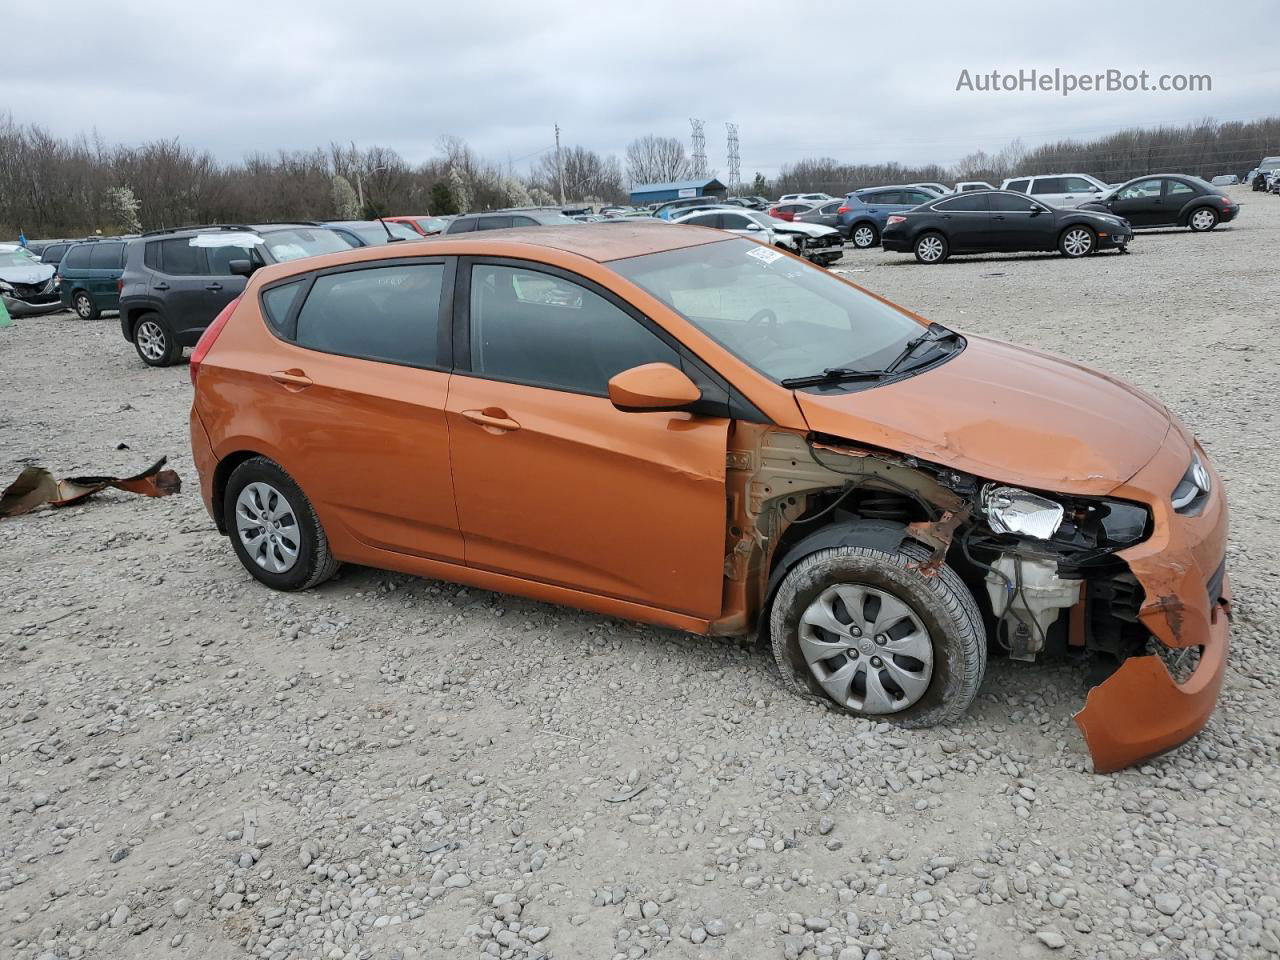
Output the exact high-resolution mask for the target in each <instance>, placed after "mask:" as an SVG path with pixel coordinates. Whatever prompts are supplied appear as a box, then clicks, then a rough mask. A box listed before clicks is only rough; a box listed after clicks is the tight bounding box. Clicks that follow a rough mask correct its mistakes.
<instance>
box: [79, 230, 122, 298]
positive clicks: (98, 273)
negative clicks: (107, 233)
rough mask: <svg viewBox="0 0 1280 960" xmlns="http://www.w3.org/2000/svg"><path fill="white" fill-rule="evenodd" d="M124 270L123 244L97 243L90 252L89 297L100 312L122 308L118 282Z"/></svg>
mask: <svg viewBox="0 0 1280 960" xmlns="http://www.w3.org/2000/svg"><path fill="white" fill-rule="evenodd" d="M123 269H124V244H123V243H95V244H93V247H92V249H91V250H90V252H89V276H88V278H87V283H88V287H89V295H90V296H91V297H93V301H94V303H96V304H97V306H98V309H99V310H115V309H117V308H119V306H120V291H119V289H118V288H117V287H116V281H117V280H118V279H119V277H120V273H121V271H122V270H123Z"/></svg>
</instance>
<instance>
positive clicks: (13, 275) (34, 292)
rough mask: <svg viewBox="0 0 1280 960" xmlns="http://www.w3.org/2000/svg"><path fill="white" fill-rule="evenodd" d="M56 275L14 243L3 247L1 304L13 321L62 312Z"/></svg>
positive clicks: (0, 265)
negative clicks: (14, 318) (2, 303)
mask: <svg viewBox="0 0 1280 960" xmlns="http://www.w3.org/2000/svg"><path fill="white" fill-rule="evenodd" d="M55 273H56V271H55V270H54V268H53V267H52V266H51V265H50V264H47V263H41V262H40V261H39V260H37V259H36V258H35V257H33V256H32V255H31V254H30V253H28V252H27V250H26V249H25V248H23V247H20V246H18V245H17V244H15V243H5V244H0V300H3V301H4V307H5V309H6V310H7V311H9V315H10V316H12V317H33V316H38V315H40V314H43V313H56V312H57V311H59V310H61V309H62V300H61V298H60V297H59V296H58V285H57V281H56V280H55V279H54V275H55Z"/></svg>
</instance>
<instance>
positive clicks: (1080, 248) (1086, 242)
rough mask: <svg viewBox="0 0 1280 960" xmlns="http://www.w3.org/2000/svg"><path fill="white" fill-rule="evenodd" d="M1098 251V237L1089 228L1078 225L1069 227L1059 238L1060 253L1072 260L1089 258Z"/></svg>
mask: <svg viewBox="0 0 1280 960" xmlns="http://www.w3.org/2000/svg"><path fill="white" fill-rule="evenodd" d="M1097 249H1098V236H1097V234H1095V233H1094V232H1093V231H1092V230H1090V229H1089V228H1088V227H1086V226H1084V225H1082V224H1077V225H1076V226H1074V227H1067V229H1065V230H1063V231H1062V236H1060V237H1058V251H1059V252H1060V253H1061V254H1062V255H1063V256H1064V257H1069V258H1070V259H1072V260H1075V259H1078V258H1079V257H1087V256H1088V255H1089V254H1091V253H1093V252H1094V251H1095V250H1097Z"/></svg>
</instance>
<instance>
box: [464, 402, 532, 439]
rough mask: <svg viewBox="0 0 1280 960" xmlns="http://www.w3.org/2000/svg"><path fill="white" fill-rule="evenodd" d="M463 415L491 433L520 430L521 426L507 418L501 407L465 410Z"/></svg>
mask: <svg viewBox="0 0 1280 960" xmlns="http://www.w3.org/2000/svg"><path fill="white" fill-rule="evenodd" d="M462 415H463V416H464V417H465V418H466V419H468V420H470V421H471V422H472V423H474V424H477V425H479V426H481V427H484V428H485V429H486V430H487V431H489V432H490V433H506V432H507V431H508V430H519V429H520V424H519V423H518V422H516V421H515V420H512V419H511V418H510V417H509V416H507V411H505V410H503V409H502V408H501V407H485V408H484V409H483V410H463V411H462Z"/></svg>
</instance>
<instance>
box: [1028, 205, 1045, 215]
mask: <svg viewBox="0 0 1280 960" xmlns="http://www.w3.org/2000/svg"><path fill="white" fill-rule="evenodd" d="M1043 209H1044V208H1043V207H1032V208H1031V216H1033V217H1038V216H1040V212H1041V210H1043Z"/></svg>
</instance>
